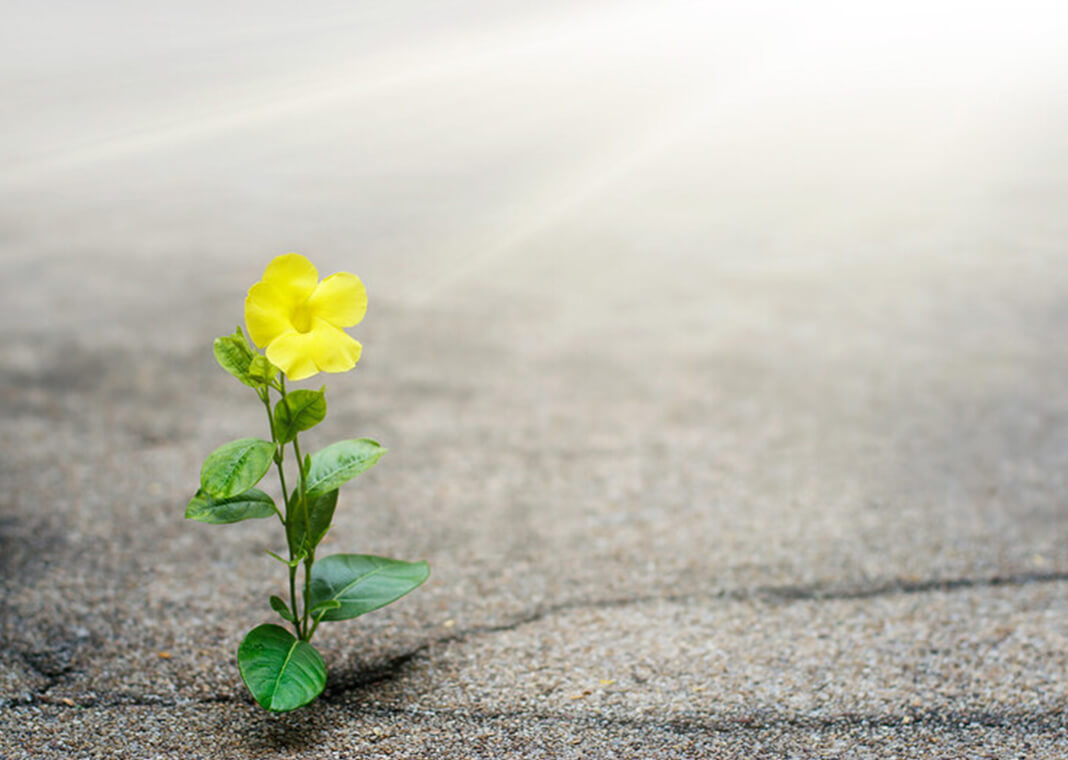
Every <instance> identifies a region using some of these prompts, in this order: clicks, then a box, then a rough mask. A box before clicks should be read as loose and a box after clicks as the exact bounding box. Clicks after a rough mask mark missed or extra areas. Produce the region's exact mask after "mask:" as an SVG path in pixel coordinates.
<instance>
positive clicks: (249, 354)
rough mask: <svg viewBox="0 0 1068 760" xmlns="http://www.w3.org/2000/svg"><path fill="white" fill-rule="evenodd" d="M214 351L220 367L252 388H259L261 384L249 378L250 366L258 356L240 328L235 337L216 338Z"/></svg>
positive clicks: (213, 346)
mask: <svg viewBox="0 0 1068 760" xmlns="http://www.w3.org/2000/svg"><path fill="white" fill-rule="evenodd" d="M212 350H213V351H214V352H215V361H217V362H219V366H220V367H222V368H223V369H225V370H226V371H227V372H229V373H230V374H231V375H233V376H234V377H236V378H237V379H238V380H240V381H241V382H243V383H244V384H245V385H247V386H249V387H251V388H256V387H258V386H259V383H257V382H256V381H255V380H253V379H252V378H251V377H250V376H249V366H250V365H251V364H252V360H253V358H254V357H255V356H257V354H256V352H255V351H253V350H252V347H251V346H249V344H248V341H247V340H245V334H244V333H243V332H241V328H240V327H238V328H237V330H235V331H234V334H233V335H224V336H223V337H221V338H216V339H215V343H214V344H213V345H212Z"/></svg>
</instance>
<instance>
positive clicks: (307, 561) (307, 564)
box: [293, 435, 315, 641]
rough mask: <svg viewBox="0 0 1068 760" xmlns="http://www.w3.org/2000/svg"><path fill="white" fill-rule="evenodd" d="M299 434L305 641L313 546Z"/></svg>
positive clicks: (296, 444) (295, 445)
mask: <svg viewBox="0 0 1068 760" xmlns="http://www.w3.org/2000/svg"><path fill="white" fill-rule="evenodd" d="M299 438H300V436H299V435H294V436H293V453H294V454H296V456H297V469H298V470H299V471H300V485H299V486H298V488H299V489H300V503H301V506H302V507H303V509H304V541H305V542H306V544H307V545H308V547H309V548H308V553H307V554H306V555H305V556H304V617H303V619H302V622H301V627H302V628H303V629H304V633H303V635H302V636H301V638H302V639H304V640H305V641H309V640H311V636H312V633H314V631H315V629H314V628H312V629H311V632H309V630H308V608H309V607H310V606H311V605H310V603H309V601H308V600H309V599H311V569H312V564H313V563H314V562H315V548H314V547H312V546H311V542H312V537H311V515H310V514H309V513H308V487H307V482H306V481H307V474H306V473H305V472H304V460H303V458H302V457H301V454H300V440H299Z"/></svg>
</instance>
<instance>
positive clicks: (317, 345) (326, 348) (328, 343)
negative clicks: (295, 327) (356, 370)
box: [308, 319, 363, 372]
mask: <svg viewBox="0 0 1068 760" xmlns="http://www.w3.org/2000/svg"><path fill="white" fill-rule="evenodd" d="M308 337H309V338H310V339H311V340H310V342H309V345H308V349H309V352H310V354H311V358H312V361H314V362H315V365H316V366H317V367H318V368H319V369H321V370H322V371H323V372H348V371H349V370H350V369H352V368H353V367H355V366H356V362H358V361H359V360H360V354H361V353H362V351H363V346H361V345H360V344H359V342H358V341H356V340H354V339H353V338H351V337H350V336H349V335H348V334H347V333H346V332H345V331H344V330H339V329H338V328H336V327H334V326H333V325H332V324H330V323H329V322H327V321H326V320H325V319H316V320H315V326H314V327H313V328H312V330H311V332H309V333H308Z"/></svg>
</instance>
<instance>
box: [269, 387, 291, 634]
mask: <svg viewBox="0 0 1068 760" xmlns="http://www.w3.org/2000/svg"><path fill="white" fill-rule="evenodd" d="M280 388H281V393H282V398H283V399H284V398H285V380H283V381H282V383H281V385H280ZM260 401H262V402H263V407H264V409H266V410H267V424H268V425H269V426H270V430H271V442H272V443H274V445H275V457H274V464H275V466H276V467H277V468H278V480H279V482H281V484H282V500H283V501H284V502H285V504H286V517H283V516H282V513H281V512H279V511H278V507H277V506H275V508H274V511H275V513H277V515H278V519H279V520H281V521H282V527H283V528H285V527H286V518H287V517H288V516H289V495H288V494H289V491H288V490H287V489H286V471H285V468H284V467H283V466H282V460H283V459H284V458H285V446H279V445H278V438H277V437H276V436H275V434H274V412H272V411H271V392H270V390H268V389H267V388H266V387H265V388H264V389H263V391H262V393H260ZM272 503H273V502H272ZM286 545H287V546H289V532H288V531H286ZM289 561H290V562H292V561H293V547H292V546H290V547H289ZM289 606H290V609H291V610H292V612H293V618H294V619H295V620H297V621H299V620H300V614H299V613H298V612H297V568H296V567H294V566H293V565H290V566H289ZM293 627H294V628H295V629H296V632H297V636H300V635H301V630H300V625H299V624H298V623H296V622H294V623H293Z"/></svg>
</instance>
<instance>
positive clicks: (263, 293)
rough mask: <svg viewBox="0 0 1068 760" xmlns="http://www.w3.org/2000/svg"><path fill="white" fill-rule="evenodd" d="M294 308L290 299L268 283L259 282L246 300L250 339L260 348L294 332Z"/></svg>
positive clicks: (246, 319)
mask: <svg viewBox="0 0 1068 760" xmlns="http://www.w3.org/2000/svg"><path fill="white" fill-rule="evenodd" d="M291 313H292V307H291V306H290V305H289V300H288V298H286V297H285V295H284V294H283V293H281V292H279V290H278V289H277V288H276V287H274V285H271V284H270V283H266V282H257V283H256V284H255V285H253V286H252V287H251V288H249V289H248V298H246V299H245V324H246V325H247V326H248V334H249V337H251V338H252V342H253V343H255V344H256V345H257V346H259V347H260V348H263V347H264V346H266V345H267V344H269V343H270V342H271V341H272V340H274V339H275V338H277V337H278V336H279V335H281V334H282V333H284V332H286V331H288V330H292V329H293V324H292V322H291V319H290V315H291Z"/></svg>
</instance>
